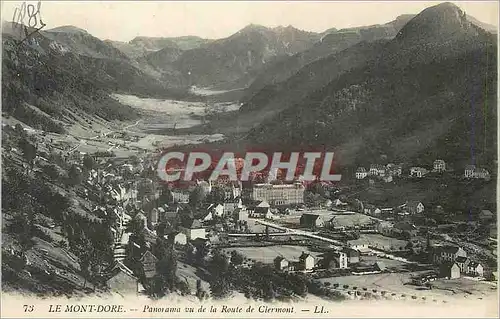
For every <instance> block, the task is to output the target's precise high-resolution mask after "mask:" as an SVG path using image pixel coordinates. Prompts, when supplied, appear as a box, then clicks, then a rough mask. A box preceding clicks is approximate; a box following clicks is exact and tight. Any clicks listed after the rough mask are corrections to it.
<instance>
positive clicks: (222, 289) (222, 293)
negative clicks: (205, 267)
mask: <svg viewBox="0 0 500 319" xmlns="http://www.w3.org/2000/svg"><path fill="white" fill-rule="evenodd" d="M210 292H211V294H212V297H213V298H214V299H224V298H226V297H228V296H229V295H230V294H231V284H230V282H229V281H228V280H227V279H226V278H225V277H219V278H217V279H215V278H214V279H213V280H212V281H211V282H210Z"/></svg>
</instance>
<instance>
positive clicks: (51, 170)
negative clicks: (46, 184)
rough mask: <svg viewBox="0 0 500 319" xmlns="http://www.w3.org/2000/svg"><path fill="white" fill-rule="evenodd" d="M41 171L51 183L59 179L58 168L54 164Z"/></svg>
mask: <svg viewBox="0 0 500 319" xmlns="http://www.w3.org/2000/svg"><path fill="white" fill-rule="evenodd" d="M43 171H44V172H45V174H47V176H48V177H49V178H50V179H52V180H53V181H57V180H58V179H59V177H61V173H60V168H59V166H57V165H55V164H49V165H45V166H44V167H43Z"/></svg>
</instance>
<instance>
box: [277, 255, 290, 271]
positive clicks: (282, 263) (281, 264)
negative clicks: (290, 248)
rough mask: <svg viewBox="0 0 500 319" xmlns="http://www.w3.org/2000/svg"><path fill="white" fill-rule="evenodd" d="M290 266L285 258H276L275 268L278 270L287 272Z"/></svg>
mask: <svg viewBox="0 0 500 319" xmlns="http://www.w3.org/2000/svg"><path fill="white" fill-rule="evenodd" d="M289 265H290V262H289V261H288V260H287V259H286V258H285V257H283V256H278V257H276V258H274V268H275V269H276V270H281V271H283V270H287V269H288V267H289Z"/></svg>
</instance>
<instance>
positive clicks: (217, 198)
mask: <svg viewBox="0 0 500 319" xmlns="http://www.w3.org/2000/svg"><path fill="white" fill-rule="evenodd" d="M225 198H226V194H225V192H224V189H222V188H221V187H214V188H213V189H212V192H211V193H210V200H211V201H212V202H214V203H216V204H221V203H223V202H224V200H225Z"/></svg>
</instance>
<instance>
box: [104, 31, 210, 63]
mask: <svg viewBox="0 0 500 319" xmlns="http://www.w3.org/2000/svg"><path fill="white" fill-rule="evenodd" d="M211 41H212V40H208V39H203V38H200V37H197V36H182V37H135V38H134V39H133V40H131V41H129V42H122V41H113V40H105V42H107V43H109V44H111V45H112V46H114V47H115V48H117V49H118V50H120V51H122V52H123V53H125V54H126V55H127V56H128V57H130V58H132V59H135V58H142V57H145V56H146V55H148V54H151V53H154V52H157V51H160V50H162V49H167V48H168V49H173V50H181V51H186V50H191V49H196V48H199V47H201V46H203V45H205V44H207V43H210V42H211Z"/></svg>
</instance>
